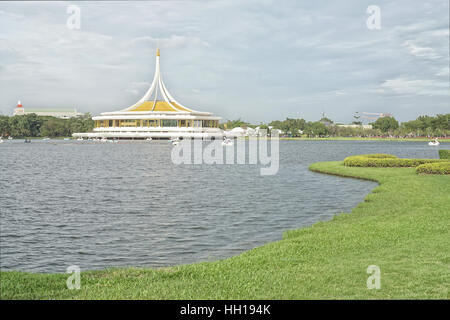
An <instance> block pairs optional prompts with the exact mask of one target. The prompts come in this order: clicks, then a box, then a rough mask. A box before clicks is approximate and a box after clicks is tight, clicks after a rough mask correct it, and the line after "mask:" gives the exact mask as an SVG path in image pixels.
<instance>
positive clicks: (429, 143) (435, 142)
mask: <svg viewBox="0 0 450 320" xmlns="http://www.w3.org/2000/svg"><path fill="white" fill-rule="evenodd" d="M428 145H429V146H438V145H440V143H439V141H438V139H434V141H430V142H428Z"/></svg>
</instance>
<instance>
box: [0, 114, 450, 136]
mask: <svg viewBox="0 0 450 320" xmlns="http://www.w3.org/2000/svg"><path fill="white" fill-rule="evenodd" d="M371 124H372V129H363V128H362V126H356V127H354V128H349V127H342V126H339V125H337V124H335V123H334V122H333V121H332V120H330V119H328V118H322V119H320V120H319V121H306V120H304V119H292V118H287V119H286V120H283V121H279V120H276V121H272V122H270V123H266V124H265V123H261V124H259V125H254V124H250V123H248V122H245V121H243V120H241V119H238V120H228V121H227V122H226V123H222V124H221V125H220V127H221V128H222V129H232V128H236V127H242V128H247V127H250V128H256V127H260V128H261V129H269V128H272V129H279V130H281V131H282V132H283V135H286V136H290V137H301V136H307V137H377V136H395V137H449V136H450V113H448V114H438V115H436V116H435V117H432V116H420V117H418V118H417V119H416V120H412V121H407V122H402V123H401V124H399V122H398V121H397V120H396V119H395V118H393V117H383V118H378V119H377V120H376V121H375V122H373V123H371ZM93 128H94V121H93V120H92V118H91V115H90V114H89V113H86V114H85V115H84V116H82V117H78V118H70V119H60V118H55V117H47V116H45V117H44V116H38V115H36V114H27V115H18V116H12V117H10V116H0V136H3V137H8V136H12V137H18V138H19V137H69V136H71V135H72V133H74V132H89V131H92V129H93Z"/></svg>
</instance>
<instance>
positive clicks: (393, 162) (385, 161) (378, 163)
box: [344, 154, 448, 167]
mask: <svg viewBox="0 0 450 320" xmlns="http://www.w3.org/2000/svg"><path fill="white" fill-rule="evenodd" d="M435 162H448V160H444V159H401V158H400V159H399V158H397V157H396V156H393V155H388V154H375V155H372V154H363V155H359V156H351V157H347V158H345V159H344V165H345V166H349V167H417V166H419V165H421V164H425V163H435Z"/></svg>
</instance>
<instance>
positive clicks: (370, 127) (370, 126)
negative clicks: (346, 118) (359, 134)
mask: <svg viewBox="0 0 450 320" xmlns="http://www.w3.org/2000/svg"><path fill="white" fill-rule="evenodd" d="M338 127H342V128H363V129H364V130H369V129H372V125H371V124H362V125H361V124H338Z"/></svg>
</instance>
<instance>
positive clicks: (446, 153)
mask: <svg viewBox="0 0 450 320" xmlns="http://www.w3.org/2000/svg"><path fill="white" fill-rule="evenodd" d="M439 158H441V159H450V150H439Z"/></svg>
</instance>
